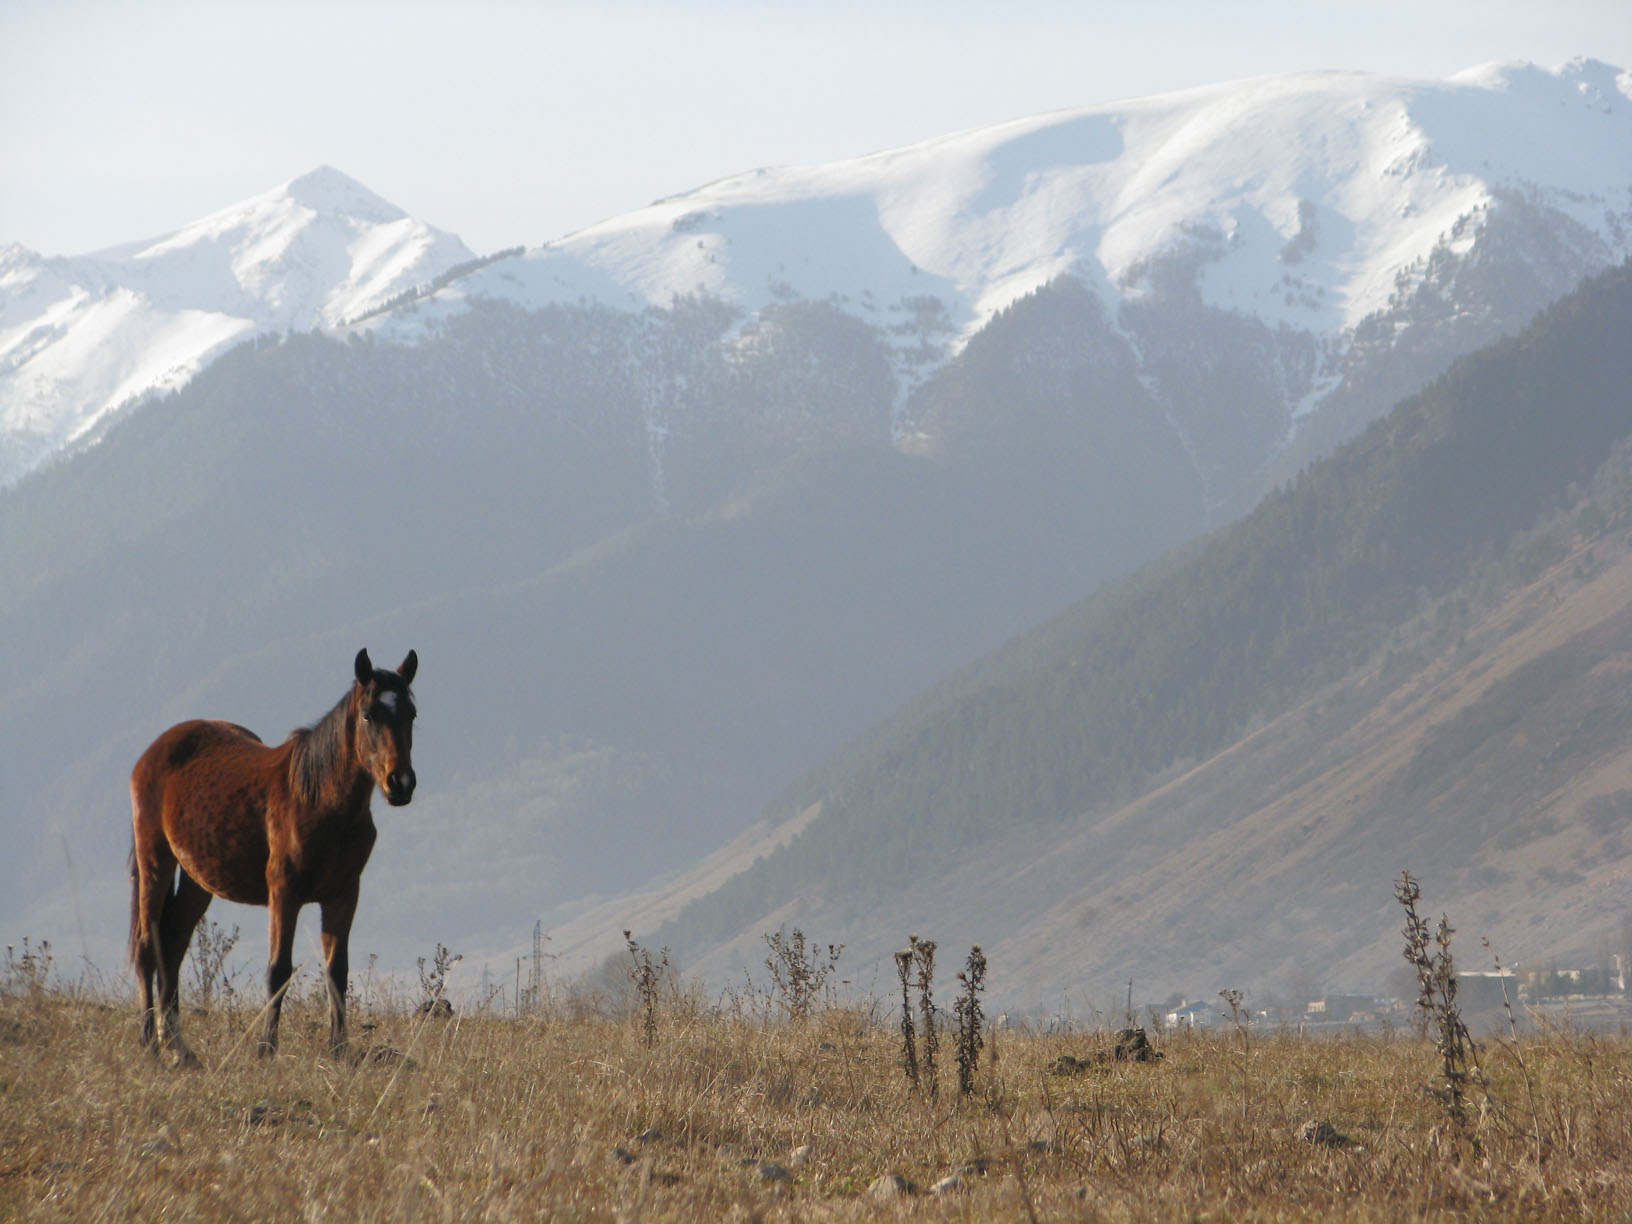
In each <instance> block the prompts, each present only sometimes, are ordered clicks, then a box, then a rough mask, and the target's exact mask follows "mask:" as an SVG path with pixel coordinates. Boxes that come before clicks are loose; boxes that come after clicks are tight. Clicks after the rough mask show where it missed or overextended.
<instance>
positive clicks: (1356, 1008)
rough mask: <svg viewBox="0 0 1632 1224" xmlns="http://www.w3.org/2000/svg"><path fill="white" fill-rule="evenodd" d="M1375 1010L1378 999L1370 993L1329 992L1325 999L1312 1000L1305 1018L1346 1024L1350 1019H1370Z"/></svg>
mask: <svg viewBox="0 0 1632 1224" xmlns="http://www.w3.org/2000/svg"><path fill="white" fill-rule="evenodd" d="M1375 1010H1376V1000H1375V999H1373V998H1372V996H1371V995H1369V994H1329V995H1327V996H1326V997H1325V998H1324V999H1312V1000H1310V1003H1309V1006H1308V1008H1307V1009H1306V1010H1305V1012H1304V1018H1305V1019H1308V1020H1325V1021H1328V1022H1330V1023H1333V1024H1344V1023H1347V1022H1348V1021H1350V1020H1356V1019H1369V1018H1370V1016H1371V1013H1372V1012H1373V1011H1375Z"/></svg>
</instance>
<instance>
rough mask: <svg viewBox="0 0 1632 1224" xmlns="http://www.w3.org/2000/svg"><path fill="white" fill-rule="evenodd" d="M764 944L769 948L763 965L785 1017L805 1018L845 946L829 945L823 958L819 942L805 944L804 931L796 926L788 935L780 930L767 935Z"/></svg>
mask: <svg viewBox="0 0 1632 1224" xmlns="http://www.w3.org/2000/svg"><path fill="white" fill-rule="evenodd" d="M765 945H766V947H767V948H769V949H770V955H769V956H767V957H766V958H765V968H766V969H767V970H769V971H770V975H771V983H772V985H773V987H774V988H775V991H776V993H777V995H778V996H779V997H780V998H781V1000H782V1007H783V1010H784V1011H786V1012H787V1014H788V1019H789V1020H793V1021H803V1020H808V1019H809V1018H810V1013H811V1010H812V1009H813V1008H814V1007H815V1005H816V1001H817V1000H818V999H819V998H820V997H821V996H822V992H823V991H825V990H826V989H827V982H828V979H829V978H830V977H832V976H833V974H834V973H835V972H836V971H837V969H838V966H839V954H840V953H842V952H843V951H844V945H843V944H828V945H827V959H826V961H822V960H821V959H819V958H820V955H821V950H820V945H815V946H807V943H806V940H805V933H804V932H803V931H801V930H800V929H799V928H798V927H794V928H793V932H792V934H790V935H787V936H784V935H783V934H782V932H781V931H777V932H776V933H775V934H774V935H766V936H765Z"/></svg>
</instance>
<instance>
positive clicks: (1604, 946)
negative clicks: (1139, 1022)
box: [694, 524, 1632, 1012]
mask: <svg viewBox="0 0 1632 1224" xmlns="http://www.w3.org/2000/svg"><path fill="white" fill-rule="evenodd" d="M1629 542H1632V540H1629V536H1628V532H1627V529H1626V526H1625V525H1624V524H1621V525H1618V526H1616V527H1614V528H1612V529H1611V530H1609V531H1607V532H1600V533H1598V534H1596V535H1595V536H1594V537H1593V538H1592V539H1590V540H1580V539H1577V540H1576V541H1575V542H1574V545H1573V547H1572V548H1571V549H1570V551H1569V553H1568V555H1567V556H1566V557H1565V558H1564V559H1563V560H1561V561H1558V562H1557V563H1555V564H1553V565H1551V566H1550V567H1548V568H1547V569H1545V570H1544V571H1543V572H1541V573H1540V574H1539V576H1537V577H1536V578H1535V579H1534V580H1533V581H1531V582H1528V583H1525V584H1523V585H1522V586H1520V587H1518V588H1517V589H1516V590H1512V591H1511V593H1510V594H1508V595H1507V596H1506V597H1505V598H1502V599H1501V600H1500V601H1499V602H1493V603H1490V604H1488V605H1487V606H1484V607H1482V608H1480V607H1475V608H1472V609H1469V608H1468V606H1467V604H1468V602H1469V601H1468V597H1467V596H1466V595H1465V594H1463V595H1459V596H1454V597H1452V599H1451V600H1447V601H1442V603H1441V604H1439V605H1436V607H1435V608H1433V609H1431V610H1430V611H1429V612H1427V613H1425V614H1424V615H1423V616H1422V617H1420V618H1419V620H1418V622H1417V623H1416V624H1414V625H1412V626H1410V627H1408V629H1407V630H1405V631H1402V633H1401V634H1400V635H1397V638H1398V640H1397V642H1396V644H1395V646H1394V648H1393V649H1392V650H1390V651H1389V652H1387V656H1386V657H1385V658H1384V659H1382V660H1379V661H1377V662H1374V663H1373V664H1371V665H1369V666H1367V667H1365V668H1362V669H1359V670H1356V671H1355V672H1353V673H1351V674H1350V675H1347V676H1345V677H1344V678H1343V679H1342V680H1341V681H1339V682H1337V683H1334V684H1331V685H1329V686H1327V687H1326V688H1324V689H1323V690H1321V691H1319V692H1318V693H1317V694H1315V695H1314V696H1313V697H1312V698H1310V699H1308V700H1305V701H1303V702H1301V703H1299V704H1297V705H1296V706H1294V707H1292V708H1291V709H1288V710H1286V711H1284V712H1282V713H1280V714H1278V715H1277V716H1275V717H1273V718H1269V719H1267V720H1264V721H1262V722H1261V723H1260V724H1259V725H1258V726H1257V727H1256V728H1255V729H1254V730H1253V731H1252V733H1251V734H1249V735H1247V736H1245V737H1244V738H1242V739H1241V740H1239V741H1238V742H1236V743H1234V744H1233V745H1231V746H1230V747H1228V748H1227V749H1225V750H1224V751H1222V752H1220V753H1218V754H1217V755H1215V756H1213V757H1212V758H1210V759H1208V760H1205V761H1202V762H1198V763H1193V764H1189V765H1187V766H1186V767H1183V768H1181V769H1179V770H1176V771H1172V773H1171V774H1170V776H1169V777H1167V778H1166V779H1164V780H1163V781H1162V783H1161V784H1160V785H1158V786H1157V787H1155V788H1154V789H1152V790H1150V791H1149V792H1148V793H1146V794H1143V795H1141V796H1140V797H1138V798H1137V799H1136V800H1134V801H1133V802H1130V803H1128V804H1126V805H1125V806H1122V807H1119V808H1116V809H1114V810H1110V811H1106V812H1100V813H1096V814H1092V815H1085V816H1084V817H1083V818H1082V819H1081V821H1080V824H1079V825H1078V827H1077V828H1076V829H1075V830H1074V831H1072V832H1070V833H1068V834H1067V835H1066V836H1065V837H1063V838H1062V837H1059V836H1058V833H1057V831H1050V832H1049V833H1048V834H1042V833H1039V834H1038V836H1037V838H1035V839H1032V838H1028V837H1027V836H1025V835H1024V834H1023V833H1022V834H1018V835H1016V836H1015V837H1013V838H1010V839H1007V840H1005V841H1002V842H1000V843H998V844H997V845H996V847H995V848H991V849H989V850H987V851H986V852H984V857H982V858H980V859H979V860H978V861H970V862H967V863H965V864H963V865H961V866H960V867H959V868H958V869H956V870H955V871H954V872H953V873H952V874H951V875H949V876H935V877H929V878H920V879H913V880H904V881H903V882H902V887H901V889H900V890H899V892H898V893H897V894H896V895H895V896H894V897H893V898H892V899H891V900H890V901H888V902H887V903H886V904H885V905H884V906H881V907H879V908H878V909H877V910H875V911H873V912H872V913H869V914H867V915H865V916H863V915H856V914H852V913H850V912H847V911H846V910H845V909H844V908H842V907H841V906H839V905H836V904H831V903H829V902H828V901H826V900H825V899H824V898H821V897H810V896H805V897H799V898H787V901H788V902H790V903H791V902H794V901H798V902H799V904H798V906H797V909H798V912H799V913H800V914H801V915H803V916H804V918H805V921H804V926H805V929H806V930H807V931H808V932H810V934H811V935H812V936H813V937H819V938H821V939H823V940H827V939H843V940H845V941H846V942H847V943H849V945H850V947H851V952H850V953H849V954H847V955H849V956H850V957H852V958H854V960H859V961H862V962H865V963H867V964H868V965H869V966H871V965H873V964H877V963H879V962H881V961H882V958H883V957H885V956H886V955H887V954H888V953H889V951H890V950H892V949H893V948H894V947H895V946H896V945H897V944H898V943H900V942H902V941H903V939H904V937H905V935H906V933H907V932H908V931H919V932H922V933H924V934H926V935H933V936H935V937H937V938H939V939H940V941H941V944H942V946H943V947H945V948H955V947H965V946H967V945H968V944H969V943H980V944H981V945H982V946H983V947H985V948H986V950H987V952H988V954H989V955H990V958H991V962H992V982H993V989H994V993H996V994H997V995H999V996H1001V997H1002V998H1004V999H1005V1000H1006V1001H1010V1002H1013V1003H1029V1004H1031V1005H1036V1006H1043V1007H1050V1008H1052V1007H1064V1008H1068V1009H1070V1010H1072V1011H1076V1012H1082V1011H1085V1010H1092V1009H1094V1008H1096V1007H1097V1008H1099V1009H1102V1010H1115V1009H1117V1008H1119V1007H1120V1006H1121V1001H1122V1000H1123V998H1124V994H1125V991H1126V987H1127V981H1128V979H1129V978H1130V977H1131V978H1134V979H1135V980H1136V983H1137V994H1138V995H1139V996H1140V997H1142V998H1147V999H1148V998H1153V997H1154V998H1160V997H1161V996H1163V995H1165V994H1167V993H1168V992H1170V991H1173V992H1183V993H1186V994H1188V995H1189V996H1190V997H1198V996H1201V997H1208V996H1210V995H1211V993H1212V992H1214V991H1216V990H1218V989H1219V988H1221V987H1224V986H1230V985H1238V986H1242V987H1245V988H1247V989H1248V990H1250V991H1252V992H1254V994H1255V995H1260V996H1269V995H1278V996H1280V997H1282V998H1283V999H1284V998H1285V997H1286V996H1287V995H1289V994H1292V993H1296V992H1298V991H1299V990H1309V989H1318V988H1327V989H1343V988H1353V989H1372V988H1381V987H1383V986H1384V985H1385V984H1386V983H1387V981H1388V979H1389V976H1390V975H1391V974H1392V973H1393V972H1394V971H1395V970H1396V969H1397V968H1399V967H1400V966H1402V964H1403V962H1402V961H1401V960H1400V947H1401V941H1400V938H1399V934H1398V931H1399V926H1400V920H1399V914H1398V906H1397V905H1396V904H1395V902H1394V900H1393V897H1392V885H1393V881H1394V880H1395V879H1397V878H1398V876H1399V873H1400V871H1401V870H1402V869H1409V870H1410V871H1411V872H1412V873H1413V874H1414V875H1416V876H1418V877H1419V878H1420V879H1421V880H1422V881H1423V882H1424V886H1425V905H1426V906H1427V907H1430V908H1431V909H1432V910H1433V912H1434V913H1435V914H1436V915H1437V913H1438V912H1439V911H1441V910H1443V911H1446V912H1448V913H1449V914H1450V916H1451V919H1452V922H1453V924H1454V925H1455V926H1456V927H1457V928H1458V931H1459V932H1460V934H1459V937H1458V941H1457V945H1456V950H1457V952H1458V954H1459V964H1460V965H1461V966H1462V967H1463V968H1480V967H1488V961H1487V959H1486V954H1485V953H1484V952H1483V950H1482V949H1481V948H1480V945H1479V939H1480V937H1481V936H1484V937H1488V938H1489V939H1490V940H1491V943H1492V945H1493V947H1494V948H1495V950H1496V951H1497V952H1499V953H1500V955H1501V956H1502V958H1503V960H1504V962H1505V963H1508V964H1512V963H1514V962H1529V963H1532V964H1535V963H1538V962H1548V961H1552V960H1554V959H1557V960H1559V961H1561V962H1568V961H1578V962H1579V961H1596V960H1597V959H1598V958H1599V957H1600V956H1601V955H1603V954H1604V953H1606V952H1608V951H1612V950H1620V944H1621V943H1623V942H1624V937H1623V935H1622V931H1623V925H1622V924H1623V915H1625V914H1626V913H1627V912H1628V906H1629V903H1632V879H1629V872H1628V863H1629V859H1628V846H1627V845H1626V844H1625V838H1626V830H1627V826H1628V824H1629V823H1632V734H1629V732H1632V685H1629V684H1628V683H1627V676H1628V673H1629V672H1632V553H1629V552H1628V551H1627V549H1628V545H1629ZM1447 624H1450V628H1448V629H1447ZM786 912H788V911H787V910H785V909H784V910H781V911H779V913H777V914H765V915H763V916H762V917H761V919H760V921H759V922H757V923H755V924H753V925H752V927H751V928H747V929H744V930H742V931H741V933H740V934H739V936H738V938H737V939H736V940H734V941H733V942H732V943H731V944H730V945H728V946H727V947H726V948H724V949H723V950H719V951H716V952H715V953H713V954H712V955H711V956H710V957H709V958H708V959H707V960H705V961H703V962H700V963H699V964H697V965H696V966H694V967H695V968H697V969H699V970H700V971H703V972H705V973H707V974H708V975H709V976H711V977H727V976H731V975H734V974H740V966H742V965H744V964H747V965H752V964H755V963H757V962H758V961H759V960H761V959H763V946H762V945H761V943H760V934H761V932H762V931H763V930H770V929H774V928H775V927H776V925H777V920H778V918H779V917H780V916H781V915H782V914H784V913H786ZM874 958H878V961H875V960H874ZM852 972H853V973H854V974H855V975H856V977H857V979H858V980H860V981H861V983H862V984H864V985H865V984H868V982H869V981H870V980H872V979H876V980H877V981H880V982H882V981H884V980H886V979H887V977H888V974H887V972H886V971H885V970H884V969H883V968H872V967H868V968H862V967H860V966H857V967H856V968H854V969H853V970H852Z"/></svg>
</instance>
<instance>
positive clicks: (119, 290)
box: [0, 166, 472, 485]
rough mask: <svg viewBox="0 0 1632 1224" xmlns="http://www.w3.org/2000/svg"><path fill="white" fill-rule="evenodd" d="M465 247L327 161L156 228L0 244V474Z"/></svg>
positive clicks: (381, 297)
mask: <svg viewBox="0 0 1632 1224" xmlns="http://www.w3.org/2000/svg"><path fill="white" fill-rule="evenodd" d="M471 258H472V255H471V252H470V251H469V249H468V248H466V247H465V245H464V244H463V243H462V242H460V241H459V239H458V238H457V237H455V236H454V235H452V234H448V233H444V232H442V231H440V230H436V229H433V228H432V227H430V226H428V225H426V224H425V223H424V222H421V221H416V220H414V219H413V218H412V217H410V216H408V215H407V214H406V213H404V212H403V211H402V210H401V209H400V208H397V207H396V206H395V205H393V204H390V203H389V202H387V201H386V200H384V199H382V198H381V197H380V196H378V195H376V194H374V193H373V192H372V191H370V190H369V189H368V188H366V187H364V186H363V185H362V184H361V183H358V182H357V181H356V180H354V179H352V178H349V177H348V176H346V175H344V174H342V173H341V172H340V171H338V170H335V169H333V168H332V167H328V166H321V167H319V168H318V169H316V170H314V171H312V172H310V173H308V174H304V175H301V176H299V177H297V178H294V179H291V180H290V181H288V182H286V183H284V184H281V185H280V186H278V187H275V188H273V189H271V190H270V191H266V192H262V193H261V194H259V195H256V196H253V197H251V198H250V199H247V200H244V201H241V202H240V203H237V204H234V205H231V206H229V207H227V208H223V209H220V210H218V211H216V212H213V213H211V214H209V215H208V216H206V217H203V218H200V219H199V220H197V221H195V222H192V223H191V224H189V225H185V226H183V227H182V228H180V229H178V230H176V231H174V232H173V233H170V234H166V235H163V236H161V237H159V238H156V239H150V240H147V241H143V242H135V243H129V244H125V245H123V246H118V247H113V248H109V249H106V250H102V251H98V252H95V253H93V254H90V255H85V256H80V257H76V258H53V259H44V258H42V257H41V256H39V255H36V254H34V253H33V252H31V251H28V250H26V249H25V248H22V247H20V246H15V245H14V246H9V247H6V248H4V249H0V485H3V484H6V483H10V482H11V481H13V480H16V479H17V478H19V477H20V476H22V475H23V474H25V473H26V472H27V471H29V470H31V469H32V468H33V467H36V466H38V464H39V463H41V462H43V461H44V460H45V459H46V458H48V457H49V456H50V455H51V454H53V453H55V452H56V451H58V450H60V449H62V448H64V447H66V446H69V445H72V444H73V443H74V442H76V441H78V440H82V439H85V438H88V437H91V436H94V435H95V433H96V432H97V431H98V430H99V429H100V427H101V426H102V425H103V424H105V422H106V420H107V419H108V418H109V417H110V416H111V414H113V413H115V412H117V411H118V410H119V409H120V408H121V407H123V406H125V405H126V404H129V403H131V402H133V401H134V400H136V399H139V398H140V397H141V396H143V395H145V394H147V393H150V392H153V391H160V390H169V389H173V388H175V387H178V386H180V385H181V384H183V383H185V382H186V381H187V380H188V379H190V378H191V377H192V376H193V375H195V374H196V373H197V372H198V371H199V370H200V369H202V368H203V367H204V366H205V365H206V364H208V362H210V361H211V360H213V359H214V358H215V357H216V356H218V355H219V354H220V353H222V352H224V351H225V350H226V349H227V348H228V347H230V346H232V345H233V344H236V343H238V342H239V341H240V340H243V339H245V338H247V337H249V336H251V335H254V334H256V333H258V332H264V331H284V330H308V329H312V328H336V327H340V326H342V325H343V324H344V323H345V321H346V320H348V319H351V318H354V317H356V316H358V315H360V314H363V313H365V312H366V311H368V310H370V309H372V308H374V307H376V306H378V305H380V304H382V303H383V302H385V301H387V300H389V299H390V298H392V297H394V296H396V295H397V294H399V293H401V292H403V291H404V290H407V289H413V288H416V287H417V286H420V285H423V284H425V283H427V282H429V281H431V280H433V279H434V278H435V277H436V276H438V275H439V274H441V273H442V272H445V271H446V270H447V269H449V268H450V267H453V266H454V265H456V264H459V263H463V262H465V261H467V260H469V259H471Z"/></svg>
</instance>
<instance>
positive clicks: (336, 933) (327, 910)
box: [323, 883, 357, 1054]
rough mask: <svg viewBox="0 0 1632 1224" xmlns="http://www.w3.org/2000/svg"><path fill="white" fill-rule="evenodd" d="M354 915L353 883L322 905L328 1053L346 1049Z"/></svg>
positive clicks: (355, 891) (354, 891) (355, 911)
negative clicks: (348, 979)
mask: <svg viewBox="0 0 1632 1224" xmlns="http://www.w3.org/2000/svg"><path fill="white" fill-rule="evenodd" d="M356 913H357V885H356V884H355V883H353V884H352V886H351V887H350V888H349V889H347V890H346V891H345V892H344V893H342V894H341V895H340V896H338V897H334V898H332V899H330V900H328V901H325V902H323V961H324V965H325V967H326V969H327V974H326V975H325V980H326V981H327V982H328V986H329V1050H330V1052H332V1053H334V1054H342V1053H344V1052H345V1049H346V977H347V973H348V972H349V967H350V966H349V962H350V954H349V951H348V948H349V945H350V943H351V919H352V917H353V915H355V914H356Z"/></svg>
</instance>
